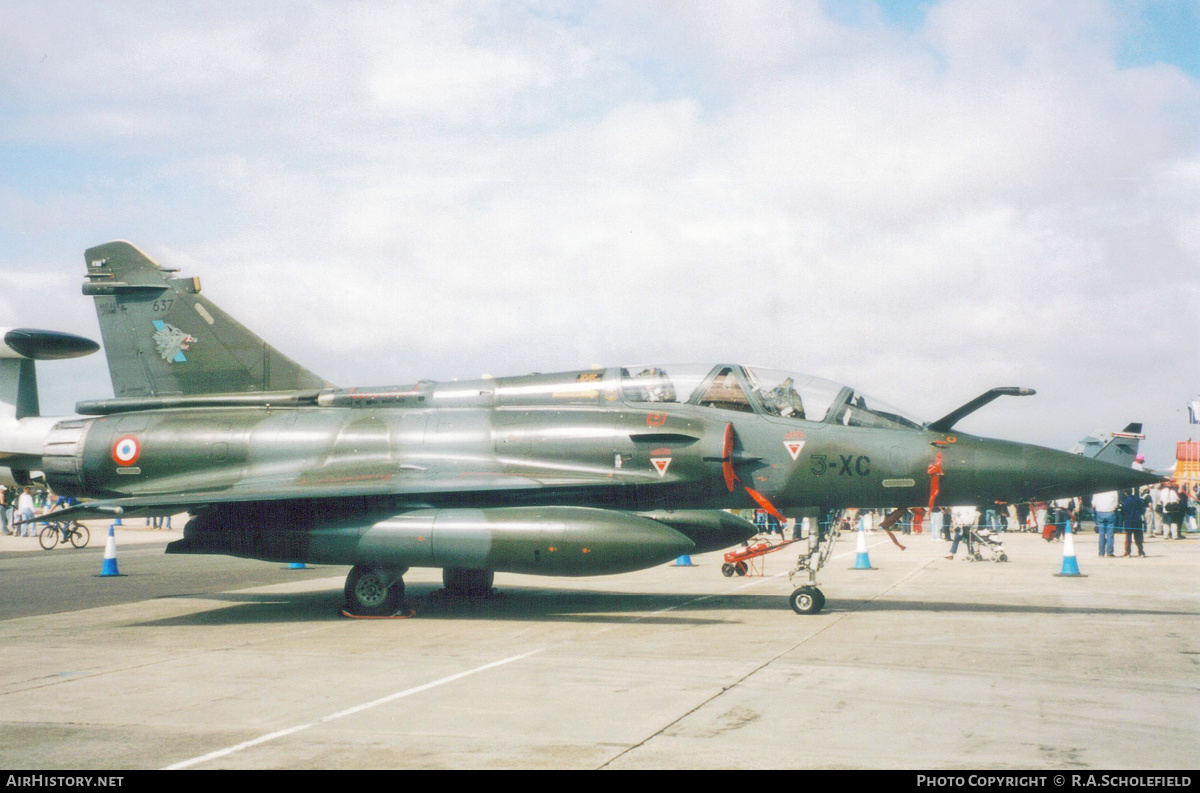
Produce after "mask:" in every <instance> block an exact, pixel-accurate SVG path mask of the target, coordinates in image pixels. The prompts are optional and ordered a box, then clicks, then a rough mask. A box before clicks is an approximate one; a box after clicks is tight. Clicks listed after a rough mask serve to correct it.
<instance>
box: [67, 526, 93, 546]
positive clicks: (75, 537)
mask: <svg viewBox="0 0 1200 793" xmlns="http://www.w3.org/2000/svg"><path fill="white" fill-rule="evenodd" d="M71 529H72V530H73V531H72V534H71V544H72V545H74V546H75V547H76V548H86V547H87V544H88V542H89V541H90V540H91V539H92V533H91V532H90V531H88V527H87V526H84V525H83V524H82V523H72V524H71Z"/></svg>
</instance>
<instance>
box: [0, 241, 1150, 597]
mask: <svg viewBox="0 0 1200 793" xmlns="http://www.w3.org/2000/svg"><path fill="white" fill-rule="evenodd" d="M85 261H86V265H87V273H86V279H87V280H86V282H85V283H84V285H83V293H84V294H85V295H90V296H92V297H93V298H94V299H95V304H96V311H97V314H98V317H99V322H100V329H101V334H102V337H103V342H104V348H105V352H106V354H107V356H108V365H109V370H110V373H111V375H112V382H113V391H114V394H115V398H113V399H100V400H94V401H84V402H80V403H78V405H77V406H76V410H77V412H78V413H79V414H81V415H79V416H75V417H70V418H46V417H41V416H39V415H38V410H37V392H36V382H35V380H34V369H33V361H34V360H37V359H46V358H63V357H70V356H73V355H79V354H84V353H87V352H90V351H92V350H94V349H96V345H95V344H94V343H92V342H90V341H88V340H87V339H81V338H79V337H77V336H71V335H68V334H62V333H54V332H50V331H37V330H29V329H17V330H10V331H7V332H4V335H3V342H4V343H3V345H0V347H2V349H0V376H2V377H0V381H2V386H3V393H2V394H0V397H2V399H3V402H4V404H5V405H6V406H7V414H6V415H5V416H3V417H0V464H2V465H5V466H7V469H8V472H9V473H10V475H11V478H12V479H13V480H15V481H17V482H23V481H28V478H29V475H30V472H31V471H42V472H44V474H45V479H46V483H47V484H48V485H49V486H50V487H51V488H53V489H54V491H55V492H58V493H61V494H65V495H73V496H77V497H79V498H82V499H87V500H88V501H87V502H86V503H84V504H81V505H80V506H77V507H73V508H71V511H70V512H69V513H63V517H64V518H66V517H71V516H74V517H100V516H114V515H125V516H141V515H168V514H174V513H178V512H183V511H186V512H188V513H189V514H190V516H191V517H190V520H188V522H187V525H186V527H185V528H184V536H183V539H181V540H179V541H176V542H174V543H172V544H170V545H169V546H168V549H167V551H168V553H195V554H229V555H234V556H241V557H248V558H252V559H263V560H270V561H283V562H311V563H324V564H345V565H351V566H352V569H351V571H350V573H349V576H348V577H347V580H346V586H345V598H346V604H345V609H346V611H347V612H348V613H350V614H354V615H389V614H393V613H395V612H396V610H397V608H398V607H399V604H400V603H401V599H402V597H403V592H404V583H403V578H402V576H403V575H404V573H405V572H406V571H407V570H408V569H409V568H411V567H440V568H443V570H444V573H443V580H444V582H445V585H446V588H447V589H448V590H450V591H451V592H456V593H463V594H468V595H470V594H473V593H482V592H490V590H491V585H492V581H493V574H494V573H495V572H513V573H528V574H537V575H552V576H553V575H558V576H584V575H597V574H604V573H621V572H627V571H631V570H638V569H642V568H646V567H650V566H653V565H657V564H661V563H663V562H666V561H669V560H671V559H674V558H676V557H678V556H680V555H682V554H689V553H700V552H705V551H713V550H718V549H722V548H726V547H728V546H731V545H735V544H737V543H739V542H741V541H743V540H745V539H747V538H749V537H750V536H752V535H753V534H754V533H755V532H756V527H755V526H754V525H753V524H752V523H750V522H748V521H745V520H742V519H741V518H738V517H735V516H734V515H732V514H730V513H729V512H727V511H726V510H729V509H741V508H762V509H766V510H768V511H770V512H772V513H774V514H776V515H779V516H782V515H784V514H785V513H788V514H791V515H796V514H797V512H798V511H800V510H805V509H809V510H811V509H814V508H815V509H818V510H830V509H841V508H847V507H858V508H880V507H886V508H905V507H920V506H926V505H927V504H928V503H929V501H930V494H931V490H936V492H937V498H938V503H939V504H972V505H983V504H990V503H992V502H994V501H1018V500H1028V499H1052V498H1058V497H1063V496H1072V495H1080V494H1085V493H1091V492H1096V491H1101V490H1113V489H1119V488H1126V487H1136V486H1138V485H1141V484H1145V483H1148V482H1150V481H1154V479H1155V478H1154V477H1152V476H1149V475H1147V474H1144V473H1141V472H1139V471H1132V470H1129V469H1127V468H1123V467H1120V466H1117V465H1113V464H1111V463H1107V462H1100V461H1097V460H1093V459H1089V458H1086V457H1080V456H1076V455H1072V454H1068V453H1066V452H1060V451H1054V450H1052V449H1047V448H1042V447H1039V446H1032V445H1028V444H1020V443H1011V442H1007V441H1001V440H991V439H987V438H981V437H975V436H972V435H968V434H966V433H962V432H954V431H953V428H954V425H955V423H956V422H957V421H958V420H959V419H960V418H962V417H963V416H965V415H967V414H968V413H970V412H972V411H973V410H975V409H977V408H979V407H980V406H982V405H984V404H986V403H987V402H989V401H991V400H992V399H995V398H996V397H997V396H1000V395H1002V394H1018V395H1019V394H1024V393H1031V392H1028V391H1026V390H1023V389H1016V388H1001V389H993V390H992V391H989V392H987V393H986V394H984V395H983V396H981V397H978V398H977V399H975V400H972V401H971V402H969V403H967V404H966V405H964V406H963V407H962V408H959V409H958V410H956V411H953V412H952V413H950V414H949V415H947V416H945V417H943V418H941V419H939V420H937V421H934V422H930V423H925V422H922V421H919V420H917V419H913V418H910V417H908V416H906V415H904V414H903V413H901V412H900V411H898V410H895V409H893V408H890V407H888V406H886V405H884V404H883V403H880V402H878V401H876V400H875V399H873V398H871V397H869V396H866V395H864V394H861V393H859V392H857V391H855V390H854V389H851V388H848V387H843V386H840V385H836V384H834V383H830V382H828V381H825V380H821V379H818V378H815V377H810V376H808V375H802V374H797V373H792V372H784V371H775V370H771V369H765V368H758V367H753V366H742V365H739V364H734V363H715V364H703V365H682V366H671V365H661V364H639V365H635V366H614V367H609V368H606V369H589V370H583V371H573V372H562V373H558V374H531V375H525V376H520V377H500V378H494V379H490V378H489V379H479V380H470V381H454V382H441V383H439V382H430V381H420V382H417V383H412V384H408V385H401V386H388V387H379V388H337V387H335V386H333V385H331V384H330V383H328V382H326V381H325V380H324V379H322V378H321V377H318V376H316V375H314V374H313V373H311V372H309V371H307V370H306V369H304V368H303V367H301V366H300V365H298V364H296V363H295V362H294V361H292V360H290V359H288V358H287V357H285V356H283V355H282V354H280V353H279V352H277V351H276V350H275V349H273V348H272V347H270V346H269V345H267V344H266V343H264V342H263V341H262V340H261V339H260V338H259V337H258V336H256V335H254V334H253V333H251V332H250V331H248V330H247V329H246V328H244V327H243V326H242V325H240V324H239V323H238V322H237V321H236V320H234V319H233V318H232V317H230V316H229V315H228V314H226V313H225V312H224V311H222V310H221V309H220V308H218V307H217V306H216V305H214V304H213V303H212V302H211V301H209V300H208V299H207V298H206V297H204V296H202V295H201V294H200V284H199V280H198V279H196V278H183V277H178V276H175V275H173V273H174V271H173V270H168V269H164V268H161V267H159V266H158V265H157V264H155V263H154V262H153V261H151V260H150V259H149V258H148V257H146V256H145V255H144V254H143V253H142V252H141V251H139V250H138V249H137V248H135V247H134V246H132V245H130V244H129V243H126V242H111V243H107V244H104V245H100V246H98V247H95V248H91V249H89V250H88V251H86V253H85ZM935 486H936V487H935ZM814 523H815V522H814ZM802 539H803V538H802ZM807 540H808V542H807V543H804V542H803V541H802V542H800V543H798V544H797V545H798V547H803V548H804V549H805V550H804V551H803V552H802V553H801V555H800V559H799V562H798V563H797V567H796V570H794V571H793V575H795V574H798V573H803V574H804V575H806V576H807V582H806V583H805V584H804V585H803V586H800V587H799V588H797V589H796V590H795V592H793V593H792V596H791V598H790V603H791V605H792V607H793V609H794V610H796V611H797V612H800V613H813V612H816V611H819V610H820V609H821V607H822V606H823V604H824V596H823V595H822V594H821V592H820V590H818V589H817V588H816V580H815V576H816V572H817V569H818V568H819V567H820V565H821V564H822V563H823V562H824V561H825V559H827V558H828V551H829V548H830V547H831V546H832V539H831V536H830V533H825V532H822V531H820V530H817V529H815V528H814V529H813V530H811V531H810V532H809V533H808V537H807Z"/></svg>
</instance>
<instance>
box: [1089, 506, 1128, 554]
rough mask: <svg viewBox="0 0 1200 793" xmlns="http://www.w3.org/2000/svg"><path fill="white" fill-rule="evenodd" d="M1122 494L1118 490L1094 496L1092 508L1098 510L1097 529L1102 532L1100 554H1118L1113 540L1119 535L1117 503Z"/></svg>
mask: <svg viewBox="0 0 1200 793" xmlns="http://www.w3.org/2000/svg"><path fill="white" fill-rule="evenodd" d="M1120 503H1121V494H1120V493H1119V492H1117V491H1116V490H1111V491H1109V492H1107V493H1097V494H1096V495H1094V496H1092V509H1094V510H1096V531H1097V532H1098V533H1099V534H1100V555H1101V556H1116V554H1115V553H1113V540H1115V539H1116V536H1117V505H1118V504H1120Z"/></svg>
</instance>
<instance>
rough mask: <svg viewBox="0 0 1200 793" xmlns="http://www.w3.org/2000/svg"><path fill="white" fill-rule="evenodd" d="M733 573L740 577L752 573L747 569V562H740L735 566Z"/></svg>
mask: <svg viewBox="0 0 1200 793" xmlns="http://www.w3.org/2000/svg"><path fill="white" fill-rule="evenodd" d="M733 571H734V572H735V573H737V574H738V575H745V574H746V573H747V572H749V571H750V568H748V567H746V563H745V562H738V563H737V564H735V565H734V566H733Z"/></svg>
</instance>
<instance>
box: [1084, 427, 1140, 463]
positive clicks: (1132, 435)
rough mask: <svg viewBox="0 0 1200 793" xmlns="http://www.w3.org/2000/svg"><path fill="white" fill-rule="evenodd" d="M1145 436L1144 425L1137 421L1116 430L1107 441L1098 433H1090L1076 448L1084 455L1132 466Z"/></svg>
mask: <svg viewBox="0 0 1200 793" xmlns="http://www.w3.org/2000/svg"><path fill="white" fill-rule="evenodd" d="M1145 438H1146V436H1145V435H1143V434H1142V425H1141V424H1140V423H1138V422H1136V421H1135V422H1133V423H1131V424H1129V425H1128V426H1126V427H1125V429H1123V430H1121V431H1120V432H1114V433H1113V434H1112V437H1110V438H1109V439H1108V441H1107V442H1105V441H1103V440H1102V439H1101V438H1100V437H1097V436H1096V435H1089V436H1087V437H1086V438H1083V439H1082V440H1080V441H1079V444H1078V445H1077V446H1076V447H1075V448H1076V450H1077V452H1078V453H1079V454H1081V455H1083V456H1084V457H1091V458H1092V459H1094V460H1100V461H1101V462H1105V463H1113V464H1114V465H1119V466H1122V467H1123V468H1131V467H1133V463H1134V461H1135V460H1136V459H1137V451H1138V445H1139V444H1140V443H1141V442H1142V441H1143V440H1144V439H1145Z"/></svg>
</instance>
